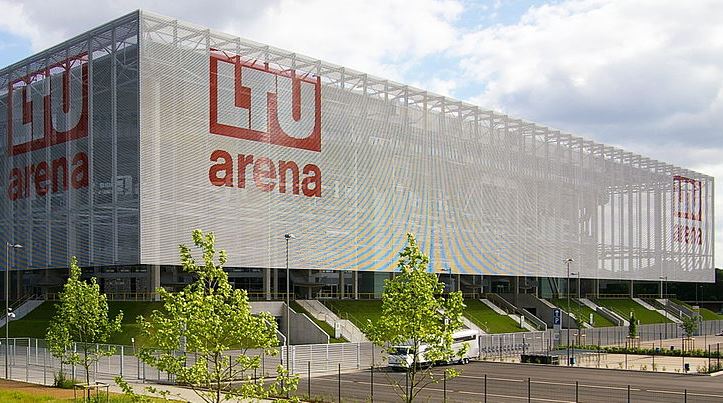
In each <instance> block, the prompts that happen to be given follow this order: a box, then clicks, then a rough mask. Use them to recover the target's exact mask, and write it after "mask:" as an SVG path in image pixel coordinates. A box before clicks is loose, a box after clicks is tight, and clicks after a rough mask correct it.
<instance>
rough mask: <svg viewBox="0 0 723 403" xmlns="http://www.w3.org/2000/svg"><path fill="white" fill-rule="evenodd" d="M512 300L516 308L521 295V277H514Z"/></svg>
mask: <svg viewBox="0 0 723 403" xmlns="http://www.w3.org/2000/svg"><path fill="white" fill-rule="evenodd" d="M512 295H513V297H512V300H513V301H514V303H515V306H517V305H518V303H519V301H518V295H520V277H519V276H513V277H512Z"/></svg>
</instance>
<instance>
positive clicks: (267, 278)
mask: <svg viewBox="0 0 723 403" xmlns="http://www.w3.org/2000/svg"><path fill="white" fill-rule="evenodd" d="M271 270H273V269H272V268H270V267H269V268H268V269H266V270H264V274H263V276H264V281H263V282H264V294H266V300H267V301H269V300H270V299H271Z"/></svg>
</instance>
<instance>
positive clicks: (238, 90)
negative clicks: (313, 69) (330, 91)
mask: <svg viewBox="0 0 723 403" xmlns="http://www.w3.org/2000/svg"><path fill="white" fill-rule="evenodd" d="M209 130H210V132H211V133H213V134H220V135H223V136H229V137H236V138H240V139H245V140H252V141H260V142H264V143H271V144H276V145H280V146H284V147H293V148H301V149H304V150H310V151H321V81H320V79H319V78H318V77H316V78H315V79H311V78H308V77H301V76H298V75H297V74H296V72H295V71H294V70H284V71H276V70H272V69H270V68H269V66H268V65H267V64H258V63H255V62H249V61H244V60H241V58H240V57H238V56H227V55H225V54H223V53H220V52H216V51H212V52H211V58H210V128H209Z"/></svg>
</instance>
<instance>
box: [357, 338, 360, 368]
mask: <svg viewBox="0 0 723 403" xmlns="http://www.w3.org/2000/svg"><path fill="white" fill-rule="evenodd" d="M360 349H361V343H357V344H356V369H359V368H361V351H359V350H360Z"/></svg>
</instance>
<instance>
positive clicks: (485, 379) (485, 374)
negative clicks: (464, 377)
mask: <svg viewBox="0 0 723 403" xmlns="http://www.w3.org/2000/svg"><path fill="white" fill-rule="evenodd" d="M485 403H487V374H485Z"/></svg>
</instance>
